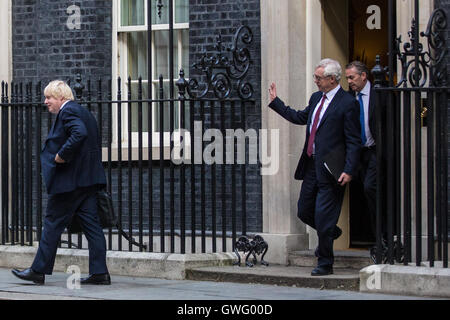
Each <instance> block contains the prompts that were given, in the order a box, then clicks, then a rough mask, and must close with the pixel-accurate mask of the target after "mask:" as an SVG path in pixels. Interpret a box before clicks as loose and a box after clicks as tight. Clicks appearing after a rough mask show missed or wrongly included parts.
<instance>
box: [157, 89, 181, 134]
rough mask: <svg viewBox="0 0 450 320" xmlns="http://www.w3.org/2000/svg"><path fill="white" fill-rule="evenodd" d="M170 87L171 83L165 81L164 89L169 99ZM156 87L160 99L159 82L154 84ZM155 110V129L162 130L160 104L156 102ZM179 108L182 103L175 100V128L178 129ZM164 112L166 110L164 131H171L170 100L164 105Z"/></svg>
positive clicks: (165, 95) (166, 97)
mask: <svg viewBox="0 0 450 320" xmlns="http://www.w3.org/2000/svg"><path fill="white" fill-rule="evenodd" d="M169 87H170V84H169V82H166V81H165V82H164V84H163V90H164V98H165V99H168V98H169V95H170V91H169ZM154 88H155V94H156V96H157V97H158V99H159V84H154ZM154 110H155V116H154V124H155V125H154V128H155V129H154V131H156V132H158V131H160V128H161V126H160V123H161V122H160V119H159V117H160V104H159V103H158V104H155V106H154ZM179 110H180V105H179V102H174V129H178V128H179V123H180V121H179V118H180V117H179ZM163 112H164V131H165V132H169V131H170V102H164V107H163Z"/></svg>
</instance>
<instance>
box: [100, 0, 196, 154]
mask: <svg viewBox="0 0 450 320" xmlns="http://www.w3.org/2000/svg"><path fill="white" fill-rule="evenodd" d="M144 7H145V14H144V25H139V26H121V25H120V23H121V21H120V19H121V12H120V9H121V6H120V0H113V18H112V20H113V27H112V33H113V34H112V52H113V55H112V74H113V82H112V90H113V92H112V97H113V100H116V101H117V89H118V88H117V78H118V77H120V78H121V94H122V98H121V100H125V101H126V100H127V99H128V88H127V83H128V75H127V74H126V73H127V70H126V68H127V65H128V63H127V61H126V59H127V52H126V51H127V46H126V43H124V42H126V41H127V39H126V36H125V35H126V32H136V31H143V32H146V31H147V23H148V21H147V20H148V19H147V14H146V13H147V1H146V0H144ZM173 10H174V19H175V11H176V8H175V6H174V8H173ZM173 29H174V42H176V43H174V46H178V51H177V53H178V56H177V57H174V60H175V61H174V64H175V65H178V66H181V65H182V62H183V51H182V43H181V30H185V29H189V23H175V22H174V25H173ZM158 30H169V24H168V23H167V24H154V25H152V31H158ZM153 41H154V37H152V59H151V62H152V64H153V65H152V70H155V65H154V63H155V59H154V57H155V56H154V55H155V52H156V51H155V47H154V46H155V44H154V42H153ZM121 60H122V61H121ZM186 67H188V66H183V68H186ZM150 76H152V77H153V75H150ZM174 78H175V79H174V82H176V81H177V80H178V74H174ZM169 81H170V80H169V79H164V82H165V83H168V82H169ZM131 82H132V83H138V80H131ZM152 84H153V85H152V97H153V99H158V94H159V93H158V90H157V88H158V87H159V80H158V79H152ZM147 85H148V80H142V86H147ZM155 85H156V87H155ZM155 88H156V89H155ZM176 96H177V95H176V94H175V98H176ZM155 107H156V106H155V104H154V106H153V109H152V112H153V120H154V122H153V125H152V129H153V134H152V138H153V139H152V140H153V141H152V145H153V151H152V155H153V159H154V160H158V159H159V157H160V150H159V138H160V133H159V131H155V121H157V119H156V118H155ZM112 121H113V127H112V134H113V140H112V148H113V149H117V147H118V141H117V136H118V134H117V133H118V132H117V130H118V126H117V121H118V115H117V104H115V105H114V107H113V114H112ZM121 127H122V159H123V160H127V158H128V144H129V143H128V104H127V103H122V119H121ZM138 141H139V133H138V132H132V142H131V145H132V148H133V150H132V154H133V156H132V158H133V160H137V159H138V158H137V148H138ZM189 145H190V139H187V141H186V143H185V148H188V146H189ZM142 146H143V152H142V153H143V160H147V157H148V151H147V146H148V133H147V132H142ZM179 146H180V138H179V134H178V135H177V134H176V132H175V134H174V147H175V148H177V147H179ZM169 148H170V132H164V159H167V160H168V159H170V149H169ZM106 151H107V149H106V148H104V150H103V156H104V157H103V159H107V157H105V155H106ZM112 158H113V160H117V152H114V150H113V156H112Z"/></svg>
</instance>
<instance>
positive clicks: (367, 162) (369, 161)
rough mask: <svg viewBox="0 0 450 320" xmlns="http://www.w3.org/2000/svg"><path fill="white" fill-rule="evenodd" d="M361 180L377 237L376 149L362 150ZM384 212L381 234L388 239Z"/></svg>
mask: <svg viewBox="0 0 450 320" xmlns="http://www.w3.org/2000/svg"><path fill="white" fill-rule="evenodd" d="M381 172H382V175H381V178H382V181H384V174H383V170H381ZM359 179H360V181H361V183H362V184H363V186H364V196H365V199H366V201H367V208H368V211H369V215H370V221H371V228H372V232H373V234H374V235H376V214H377V210H376V209H377V201H376V200H377V198H376V197H377V151H376V149H375V148H374V147H372V148H362V149H361V165H360V169H359ZM384 213H385V210H382V217H381V228H382V230H381V232H382V235H383V237H384V238H386V215H385V214H384Z"/></svg>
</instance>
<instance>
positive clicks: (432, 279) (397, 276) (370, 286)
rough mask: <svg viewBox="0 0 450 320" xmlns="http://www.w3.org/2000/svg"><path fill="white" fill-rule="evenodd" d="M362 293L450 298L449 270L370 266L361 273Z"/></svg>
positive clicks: (401, 266)
mask: <svg viewBox="0 0 450 320" xmlns="http://www.w3.org/2000/svg"><path fill="white" fill-rule="evenodd" d="M359 274H360V282H359V283H360V291H361V292H371V293H374V292H376V293H389V294H401V295H416V296H430V297H445V298H450V290H449V288H450V269H448V268H436V267H433V268H429V267H416V266H403V265H371V266H369V267H366V268H364V269H362V270H361V271H360V273H359Z"/></svg>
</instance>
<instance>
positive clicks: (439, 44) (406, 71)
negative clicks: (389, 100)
mask: <svg viewBox="0 0 450 320" xmlns="http://www.w3.org/2000/svg"><path fill="white" fill-rule="evenodd" d="M416 28H417V22H416V20H415V19H414V18H413V20H412V23H411V31H409V32H408V36H409V38H410V41H409V42H405V43H404V44H403V52H402V51H401V50H400V45H401V43H402V40H401V36H399V37H398V38H396V39H395V49H394V50H395V53H396V55H397V57H398V59H399V60H400V62H401V70H402V71H401V77H400V79H399V81H398V83H397V87H400V86H402V85H403V86H407V85H408V84H409V85H411V86H416V87H424V86H425V85H426V84H427V82H428V80H430V81H429V86H434V87H439V86H445V85H446V84H447V66H446V61H445V56H446V53H447V47H446V44H445V34H446V28H447V18H446V15H445V12H444V11H443V10H442V9H436V10H434V11H433V13H432V15H431V17H430V19H429V22H428V26H427V30H426V31H425V32H421V33H420V36H421V37H424V38H426V39H427V42H428V51H425V50H424V46H423V45H422V44H421V43H416V42H417V41H416V39H415V37H414V31H415V30H416ZM416 53H417V55H418V58H419V60H418V65H416V60H415V56H416ZM417 69H418V73H417V74H418V76H417V78H418V79H416V72H417Z"/></svg>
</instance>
